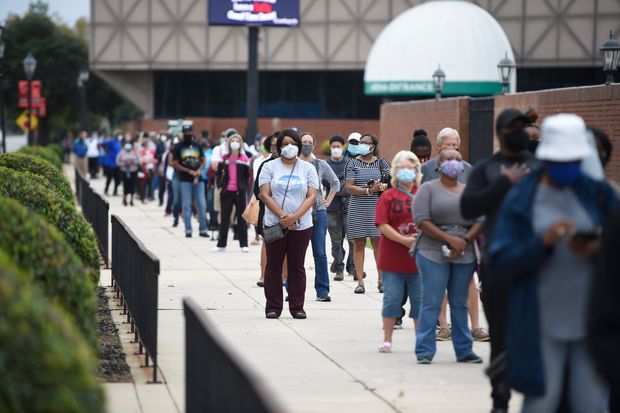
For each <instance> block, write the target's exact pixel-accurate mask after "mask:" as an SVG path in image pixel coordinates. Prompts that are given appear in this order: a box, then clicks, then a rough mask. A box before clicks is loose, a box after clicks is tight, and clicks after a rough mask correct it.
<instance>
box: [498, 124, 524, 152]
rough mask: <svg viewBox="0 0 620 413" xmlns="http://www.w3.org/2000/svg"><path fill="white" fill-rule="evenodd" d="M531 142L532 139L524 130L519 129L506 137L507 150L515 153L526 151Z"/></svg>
mask: <svg viewBox="0 0 620 413" xmlns="http://www.w3.org/2000/svg"><path fill="white" fill-rule="evenodd" d="M529 140H530V137H529V135H528V134H527V132H526V131H525V130H524V129H517V130H515V131H512V132H510V133H507V134H505V135H504V145H506V149H508V150H511V151H514V152H521V151H524V150H526V149H527V146H528V142H529Z"/></svg>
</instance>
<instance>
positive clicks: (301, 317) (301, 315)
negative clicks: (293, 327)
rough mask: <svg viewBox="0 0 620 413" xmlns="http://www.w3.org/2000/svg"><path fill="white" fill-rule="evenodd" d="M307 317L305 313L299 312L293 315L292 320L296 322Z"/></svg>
mask: <svg viewBox="0 0 620 413" xmlns="http://www.w3.org/2000/svg"><path fill="white" fill-rule="evenodd" d="M307 317H308V316H307V315H306V313H304V312H302V311H300V312H298V313H295V314H293V318H294V319H296V320H305V319H306V318H307Z"/></svg>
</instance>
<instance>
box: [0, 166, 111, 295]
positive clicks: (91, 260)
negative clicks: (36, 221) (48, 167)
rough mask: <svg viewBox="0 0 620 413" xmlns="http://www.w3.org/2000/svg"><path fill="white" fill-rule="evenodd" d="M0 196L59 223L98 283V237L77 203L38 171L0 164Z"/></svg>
mask: <svg viewBox="0 0 620 413" xmlns="http://www.w3.org/2000/svg"><path fill="white" fill-rule="evenodd" d="M0 196H6V197H8V198H13V199H15V200H17V201H19V202H20V203H21V204H22V205H24V206H25V207H27V208H28V209H30V210H31V211H33V212H36V213H38V214H40V215H42V216H43V217H45V218H46V219H47V221H48V222H49V223H50V224H52V225H54V226H56V228H58V230H60V232H62V234H63V235H64V237H65V239H66V240H67V242H68V243H69V245H71V247H72V248H73V251H74V252H75V253H76V254H77V255H78V256H79V257H80V258H81V259H82V262H83V263H84V265H86V266H87V267H88V268H89V269H90V270H91V271H90V273H91V278H92V279H93V282H94V283H96V282H97V281H98V279H99V256H98V255H97V239H96V237H95V233H94V231H93V229H92V227H91V226H90V224H89V223H88V222H87V221H86V219H84V216H82V214H80V213H78V211H77V210H76V209H75V206H74V205H73V204H72V203H70V202H67V201H65V200H64V199H62V198H61V197H60V196H59V195H57V194H55V193H54V192H52V190H51V189H49V188H47V187H46V186H45V185H44V184H43V183H41V180H40V179H38V178H37V176H36V175H34V174H32V173H30V172H23V171H22V172H16V171H14V170H12V169H9V168H5V167H2V166H0Z"/></svg>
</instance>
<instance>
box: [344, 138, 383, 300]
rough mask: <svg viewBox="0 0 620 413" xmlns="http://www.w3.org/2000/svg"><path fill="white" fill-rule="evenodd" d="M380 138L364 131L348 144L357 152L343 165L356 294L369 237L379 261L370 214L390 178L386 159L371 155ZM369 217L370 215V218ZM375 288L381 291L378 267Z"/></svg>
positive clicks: (360, 288) (376, 235)
mask: <svg viewBox="0 0 620 413" xmlns="http://www.w3.org/2000/svg"><path fill="white" fill-rule="evenodd" d="M378 143H379V140H378V139H377V137H376V136H375V135H373V134H370V133H367V134H365V135H362V136H361V137H360V138H359V144H357V145H351V144H350V145H349V151H350V152H351V153H352V154H357V155H358V156H357V157H356V158H351V159H349V161H348V162H347V165H346V167H345V185H346V189H347V193H348V194H349V195H350V198H349V211H348V212H349V213H348V216H347V238H349V239H350V240H353V250H354V252H353V261H354V262H355V275H356V280H357V287H355V290H354V292H355V294H364V293H365V292H366V289H365V287H364V253H365V250H366V239H367V238H370V242H371V243H372V249H373V252H374V255H375V261H377V262H378V261H379V236H380V235H381V234H380V233H379V230H378V229H377V227H376V226H375V225H374V222H373V221H372V217H373V216H374V215H375V207H376V205H377V201H378V200H379V194H380V193H382V192H383V191H385V190H386V189H387V187H388V182H389V180H390V178H389V177H390V164H389V163H388V161H386V160H385V159H381V158H378V157H376V156H374V154H373V152H374V151H375V149H376V148H377V145H378ZM369 217H370V218H369ZM377 272H378V283H377V289H378V290H379V292H383V285H382V283H381V271H380V270H379V269H378V268H377Z"/></svg>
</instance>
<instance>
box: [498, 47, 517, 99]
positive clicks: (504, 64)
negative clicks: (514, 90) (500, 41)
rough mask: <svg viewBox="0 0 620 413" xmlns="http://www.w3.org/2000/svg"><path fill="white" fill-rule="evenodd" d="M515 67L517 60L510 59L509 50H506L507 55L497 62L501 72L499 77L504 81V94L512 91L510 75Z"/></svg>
mask: <svg viewBox="0 0 620 413" xmlns="http://www.w3.org/2000/svg"><path fill="white" fill-rule="evenodd" d="M515 67H516V66H515V62H513V61H512V60H510V58H509V57H508V52H506V55H505V56H504V57H503V58H502V60H500V61H499V63H498V64H497V71H498V72H499V78H500V80H501V82H502V94H506V93H508V92H510V77H511V76H512V71H513V70H514V69H515Z"/></svg>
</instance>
